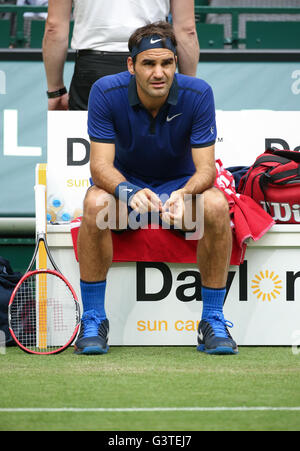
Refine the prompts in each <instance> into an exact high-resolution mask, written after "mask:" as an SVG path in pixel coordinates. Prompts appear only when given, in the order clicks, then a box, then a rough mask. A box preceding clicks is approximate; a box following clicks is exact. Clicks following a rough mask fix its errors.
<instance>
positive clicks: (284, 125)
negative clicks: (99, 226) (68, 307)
mask: <svg viewBox="0 0 300 451" xmlns="http://www.w3.org/2000/svg"><path fill="white" fill-rule="evenodd" d="M216 118H217V128H218V137H217V141H216V158H219V159H221V161H222V162H223V164H224V166H225V167H232V166H250V165H251V164H252V163H253V162H254V161H255V159H256V157H257V156H258V155H259V154H261V153H263V152H264V151H265V148H267V147H271V146H272V147H277V148H279V149H282V148H285V149H291V150H300V141H299V133H298V128H297V124H298V123H299V122H300V112H299V111H270V110H240V111H222V110H217V112H216ZM89 157H90V143H89V137H88V135H87V112H86V111H68V112H66V111H53V112H49V113H48V165H47V178H48V179H47V188H48V221H50V222H52V223H60V224H62V223H68V222H70V220H72V219H73V218H76V217H77V216H80V215H81V214H82V202H83V199H84V195H85V192H86V190H87V188H88V187H89V186H90V182H89V178H90V169H89Z"/></svg>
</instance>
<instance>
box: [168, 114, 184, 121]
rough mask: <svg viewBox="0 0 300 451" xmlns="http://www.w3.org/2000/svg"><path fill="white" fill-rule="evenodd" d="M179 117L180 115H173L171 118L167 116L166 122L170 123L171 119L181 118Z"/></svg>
mask: <svg viewBox="0 0 300 451" xmlns="http://www.w3.org/2000/svg"><path fill="white" fill-rule="evenodd" d="M181 115H182V113H178V114H174V116H171V117H169V116H167V122H171V121H172V120H173V119H175V117H177V116H181Z"/></svg>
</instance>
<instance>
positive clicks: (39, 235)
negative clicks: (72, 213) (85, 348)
mask: <svg viewBox="0 0 300 451" xmlns="http://www.w3.org/2000/svg"><path fill="white" fill-rule="evenodd" d="M45 190H46V188H45V186H44V185H36V186H35V211H36V244H35V249H34V253H33V256H32V259H31V262H30V264H29V267H28V269H27V271H26V273H25V275H24V276H23V277H22V278H21V280H20V281H19V283H18V284H17V286H16V287H15V289H14V291H13V293H12V295H11V298H10V301H9V306H8V321H9V329H10V333H11V335H12V337H13V338H14V340H15V342H16V343H17V345H18V346H19V347H20V348H21V349H22V350H23V351H26V352H29V353H31V354H57V353H58V352H61V351H63V350H65V349H66V348H67V347H68V346H69V345H70V344H71V343H72V342H73V340H74V339H75V337H76V334H77V332H78V328H79V322H80V306H79V302H78V299H77V296H76V293H75V291H74V289H73V288H72V286H71V285H70V283H69V282H68V281H67V280H66V278H65V277H64V276H63V275H62V273H61V272H60V271H59V269H58V267H57V266H56V264H55V262H54V260H53V257H52V255H51V253H50V251H49V248H48V244H47V239H46V209H45V205H46V202H45ZM38 251H39V252H38ZM37 257H38V265H37V267H38V268H39V269H34V266H35V263H37ZM47 257H48V258H47ZM47 261H50V263H51V265H52V267H53V269H48V263H47Z"/></svg>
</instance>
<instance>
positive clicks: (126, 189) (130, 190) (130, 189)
mask: <svg viewBox="0 0 300 451" xmlns="http://www.w3.org/2000/svg"><path fill="white" fill-rule="evenodd" d="M122 191H128V192H129V193H131V192H132V191H133V189H132V188H123V189H122Z"/></svg>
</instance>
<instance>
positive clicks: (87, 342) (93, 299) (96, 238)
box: [75, 186, 113, 354]
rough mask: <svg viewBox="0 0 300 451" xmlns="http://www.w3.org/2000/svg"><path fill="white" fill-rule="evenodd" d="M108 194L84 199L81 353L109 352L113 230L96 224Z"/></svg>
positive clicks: (91, 193)
mask: <svg viewBox="0 0 300 451" xmlns="http://www.w3.org/2000/svg"><path fill="white" fill-rule="evenodd" d="M105 196H107V195H106V193H104V192H103V191H101V190H99V189H98V188H97V187H96V186H93V187H91V188H90V189H89V190H88V192H87V194H86V197H85V200H84V210H83V218H82V223H81V226H80V230H79V236H78V260H79V268H80V289H81V299H82V305H83V315H82V324H81V331H80V334H79V336H78V340H77V341H76V344H75V348H76V351H77V352H78V353H84V354H101V353H105V352H107V350H108V346H107V332H108V327H109V324H108V320H107V318H106V313H105V289H106V276H107V273H108V270H109V268H110V266H111V263H112V257H113V247H112V237H111V230H110V229H109V228H108V227H106V228H100V227H99V224H98V225H97V215H98V213H99V212H100V211H101V209H102V208H103V207H104V206H105V203H104V202H103V201H102V200H101V199H103V198H104V197H105Z"/></svg>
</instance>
